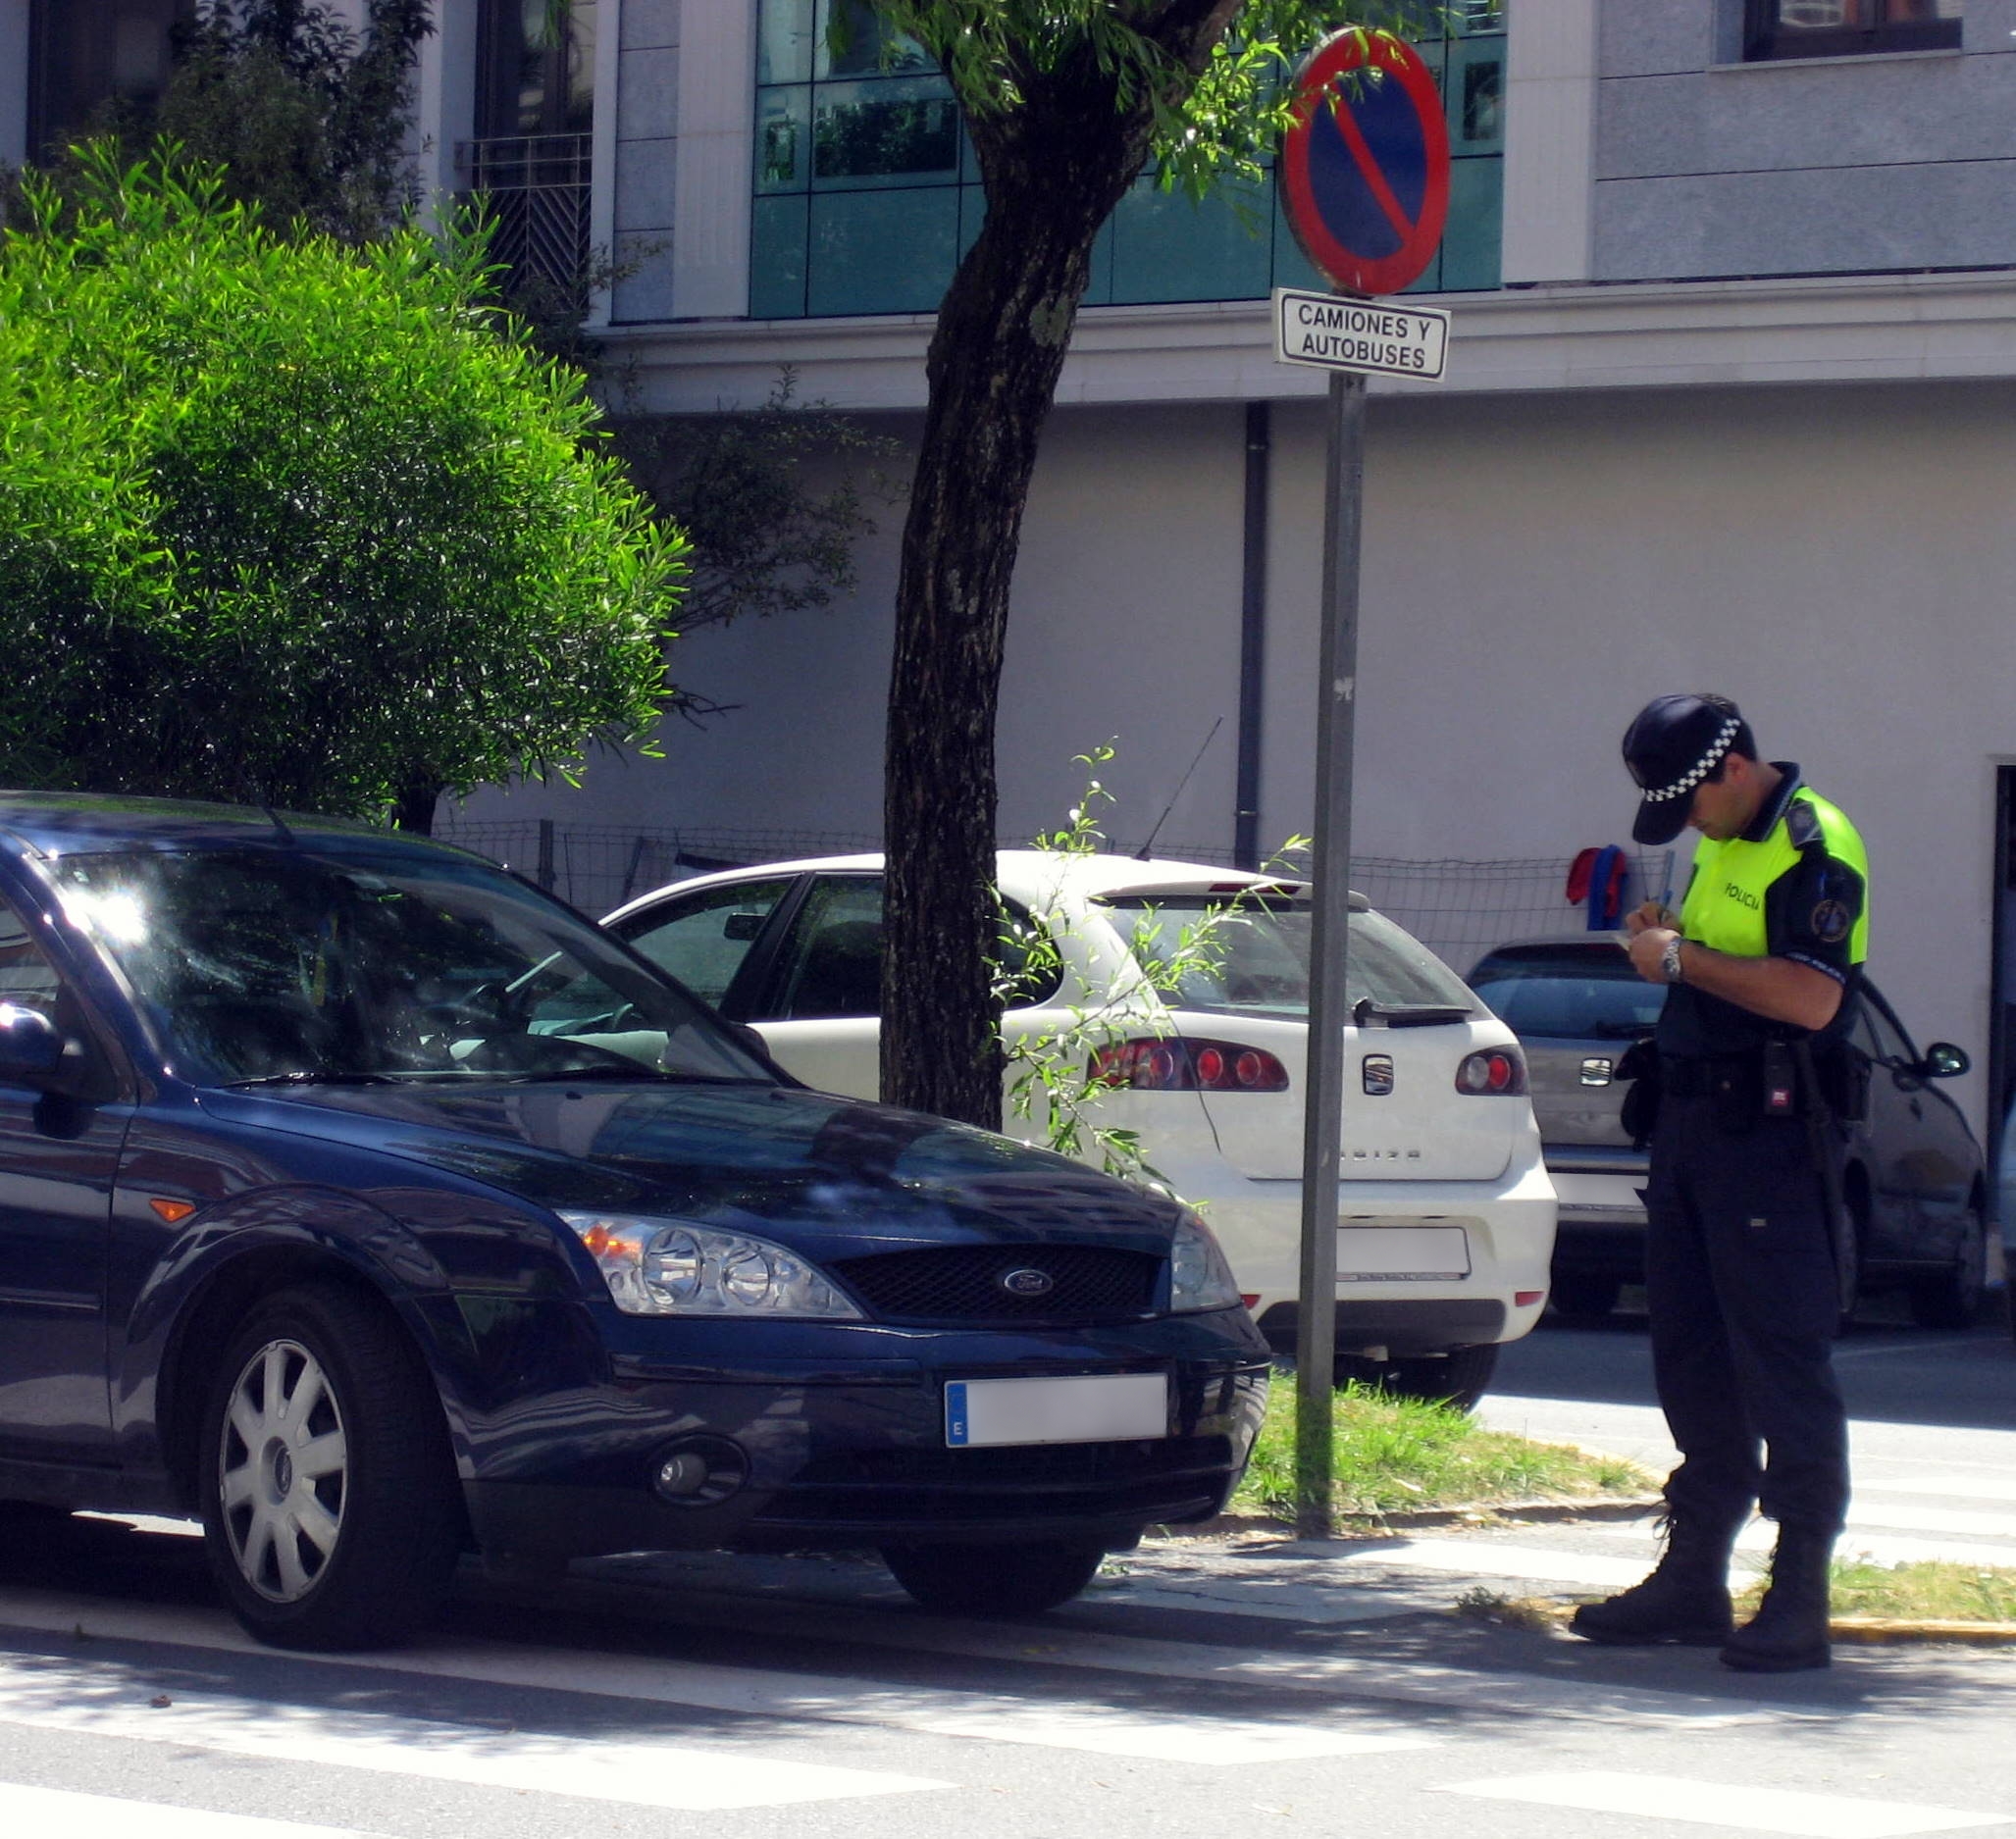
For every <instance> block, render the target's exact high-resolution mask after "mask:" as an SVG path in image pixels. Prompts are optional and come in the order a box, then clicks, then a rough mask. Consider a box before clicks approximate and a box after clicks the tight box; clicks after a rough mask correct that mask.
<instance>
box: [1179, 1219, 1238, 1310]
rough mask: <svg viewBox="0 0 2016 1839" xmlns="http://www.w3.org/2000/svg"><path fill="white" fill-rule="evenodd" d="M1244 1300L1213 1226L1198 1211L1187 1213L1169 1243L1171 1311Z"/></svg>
mask: <svg viewBox="0 0 2016 1839" xmlns="http://www.w3.org/2000/svg"><path fill="white" fill-rule="evenodd" d="M1243 1301H1244V1299H1243V1298H1242V1297H1241V1296H1240V1294H1239V1283H1238V1280H1237V1279H1236V1278H1235V1277H1234V1276H1233V1275H1232V1267H1231V1266H1230V1265H1229V1264H1227V1263H1226V1262H1225V1254H1224V1253H1223V1252H1221V1251H1219V1250H1218V1242H1217V1240H1216V1239H1215V1237H1213V1235H1212V1230H1211V1228H1210V1227H1209V1226H1207V1225H1206V1224H1205V1223H1204V1222H1203V1221H1202V1220H1201V1219H1199V1218H1198V1217H1197V1215H1196V1214H1195V1213H1186V1214H1184V1215H1183V1217H1182V1219H1181V1220H1180V1221H1178V1222H1177V1225H1176V1236H1175V1239H1174V1240H1173V1242H1172V1243H1171V1244H1170V1246H1169V1313H1170V1314H1171V1315H1189V1314H1194V1313H1195V1312H1197V1311H1198V1310H1200V1309H1228V1308H1230V1307H1231V1306H1232V1305H1233V1303H1240V1302H1243Z"/></svg>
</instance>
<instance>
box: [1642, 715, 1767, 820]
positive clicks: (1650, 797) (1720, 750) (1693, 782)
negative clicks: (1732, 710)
mask: <svg viewBox="0 0 2016 1839" xmlns="http://www.w3.org/2000/svg"><path fill="white" fill-rule="evenodd" d="M1742 725H1743V724H1742V722H1741V721H1740V720H1739V719H1736V718H1732V719H1731V720H1729V721H1726V722H1724V723H1723V725H1722V729H1721V732H1720V733H1719V734H1717V736H1716V737H1715V739H1714V740H1713V741H1710V742H1709V743H1708V751H1707V752H1706V753H1704V754H1702V756H1701V757H1700V758H1699V759H1698V760H1696V761H1695V762H1694V764H1693V765H1692V766H1690V767H1688V768H1687V770H1686V771H1685V772H1684V773H1682V774H1681V775H1680V777H1679V778H1678V779H1677V780H1675V781H1674V782H1673V784H1672V785H1670V786H1662V787H1660V788H1659V789H1658V790H1657V791H1656V792H1654V791H1649V790H1648V791H1646V792H1644V794H1643V795H1644V799H1645V802H1646V803H1647V804H1664V803H1665V802H1666V801H1667V800H1668V799H1669V798H1680V797H1684V796H1685V795H1686V794H1687V793H1688V792H1692V791H1693V789H1694V788H1695V787H1696V786H1698V785H1699V784H1700V783H1701V782H1702V781H1703V780H1704V779H1706V778H1707V777H1708V775H1709V774H1710V773H1712V772H1714V770H1715V763H1716V761H1718V760H1719V759H1721V758H1722V756H1723V755H1724V754H1725V753H1727V752H1728V751H1729V743H1730V742H1731V741H1733V740H1734V739H1735V738H1736V730H1737V729H1739V728H1741V727H1742Z"/></svg>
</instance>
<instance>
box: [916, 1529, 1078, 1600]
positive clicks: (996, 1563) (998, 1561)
mask: <svg viewBox="0 0 2016 1839" xmlns="http://www.w3.org/2000/svg"><path fill="white" fill-rule="evenodd" d="M1105 1557H1106V1548H1105V1547H1104V1546H1086V1545H1075V1544H1070V1543H1067V1542H1062V1541H1047V1540H1046V1541H1039V1542H1037V1543H1035V1544H1033V1545H978V1546H971V1545H932V1546H884V1547H883V1548H882V1561H883V1563H885V1564H887V1565H888V1566H889V1568H890V1571H891V1573H892V1574H893V1575H894V1576H895V1578H896V1581H897V1582H898V1583H900V1584H901V1585H903V1587H904V1588H905V1590H906V1591H908V1592H909V1594H910V1595H911V1597H913V1598H914V1599H915V1600H916V1601H917V1602H918V1603H919V1604H921V1605H922V1606H923V1607H924V1608H925V1609H929V1610H931V1611H932V1612H933V1613H934V1614H938V1615H1035V1614H1038V1613H1040V1612H1041V1611H1042V1610H1044V1609H1056V1608H1057V1606H1058V1605H1059V1604H1060V1603H1068V1602H1069V1601H1070V1600H1071V1599H1072V1598H1073V1597H1075V1596H1076V1595H1077V1594H1078V1592H1079V1591H1081V1590H1083V1589H1084V1588H1085V1586H1086V1585H1087V1584H1089V1583H1090V1582H1091V1581H1092V1578H1093V1575H1094V1573H1095V1572H1097V1571H1098V1569H1099V1565H1100V1560H1101V1559H1103V1558H1105Z"/></svg>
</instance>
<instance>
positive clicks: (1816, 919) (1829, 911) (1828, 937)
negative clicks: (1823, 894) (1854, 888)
mask: <svg viewBox="0 0 2016 1839" xmlns="http://www.w3.org/2000/svg"><path fill="white" fill-rule="evenodd" d="M1854 923H1855V922H1854V918H1853V916H1852V915H1851V914H1850V913H1849V911H1848V908H1847V904H1846V902H1844V901H1840V900H1822V901H1820V902H1819V903H1818V904H1816V905H1815V907H1814V909H1813V913H1812V917H1811V918H1810V919H1809V920H1808V921H1807V924H1808V926H1810V927H1811V928H1812V931H1813V936H1814V938H1816V939H1818V940H1819V941H1820V943H1821V944H1822V945H1839V944H1840V942H1841V941H1842V940H1843V939H1845V938H1846V937H1847V936H1848V929H1849V928H1850V927H1851V926H1853V925H1854Z"/></svg>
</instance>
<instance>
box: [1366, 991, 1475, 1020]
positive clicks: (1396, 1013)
mask: <svg viewBox="0 0 2016 1839" xmlns="http://www.w3.org/2000/svg"><path fill="white" fill-rule="evenodd" d="M1475 1012H1476V1011H1475V1010H1473V1009H1467V1008H1458V1007H1456V1006H1455V1005H1454V1004H1453V1003H1447V1002H1442V1003H1435V1002H1375V1001H1374V1000H1373V999H1372V998H1371V997H1370V996H1360V997H1359V999H1358V1000H1357V1001H1356V1002H1354V1003H1353V1004H1352V1005H1351V1019H1352V1020H1353V1021H1354V1022H1355V1023H1357V1025H1358V1026H1359V1027H1360V1028H1367V1027H1370V1025H1371V1024H1372V1023H1373V1022H1378V1023H1381V1024H1383V1025H1384V1026H1385V1027H1387V1028H1442V1027H1446V1026H1447V1025H1448V1024H1449V1023H1451V1022H1467V1021H1469V1020H1470V1019H1471V1017H1472V1016H1473V1014H1474V1013H1475Z"/></svg>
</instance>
